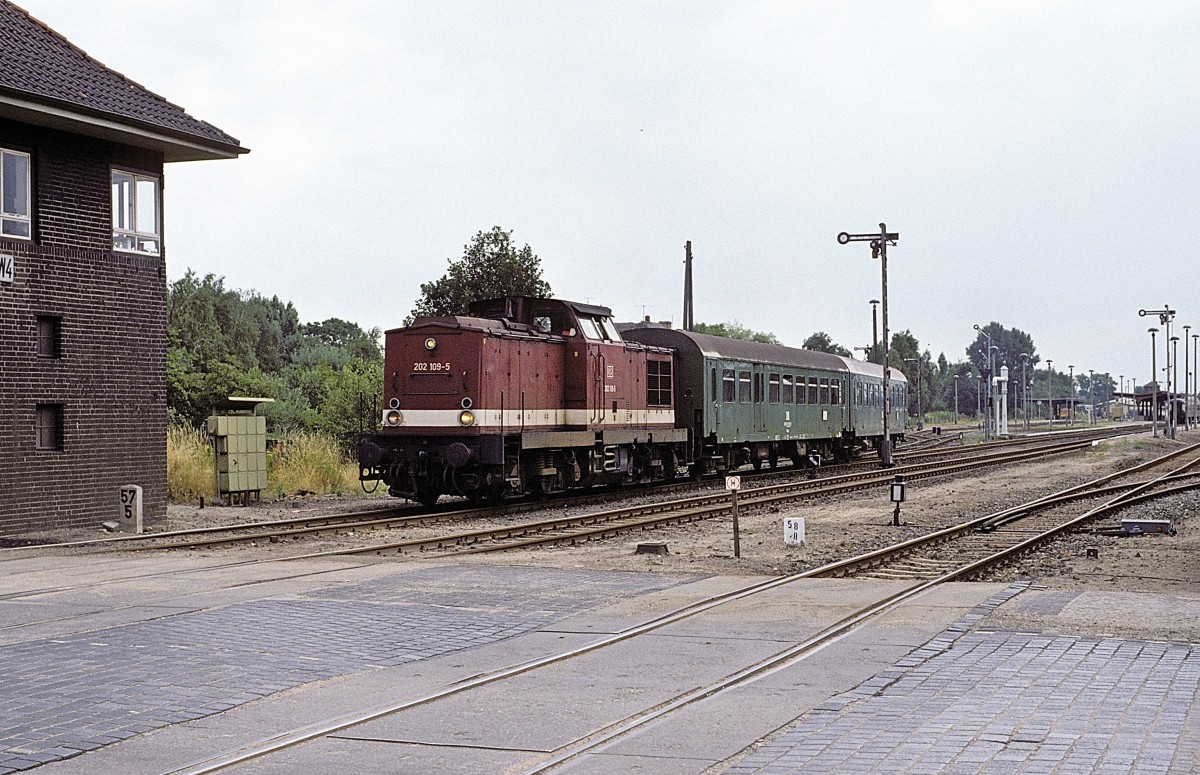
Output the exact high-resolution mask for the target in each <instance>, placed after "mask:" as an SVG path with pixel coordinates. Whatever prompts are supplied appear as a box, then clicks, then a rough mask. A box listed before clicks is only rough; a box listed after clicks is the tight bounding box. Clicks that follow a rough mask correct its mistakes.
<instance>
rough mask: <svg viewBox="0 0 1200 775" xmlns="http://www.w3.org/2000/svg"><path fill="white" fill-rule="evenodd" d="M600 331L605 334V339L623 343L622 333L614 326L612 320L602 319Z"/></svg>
mask: <svg viewBox="0 0 1200 775" xmlns="http://www.w3.org/2000/svg"><path fill="white" fill-rule="evenodd" d="M600 331H601V333H603V334H604V338H605V339H607V340H608V341H610V342H620V341H622V340H621V332H620V331H618V330H617V327H616V325H614V324H613V322H612V318H600Z"/></svg>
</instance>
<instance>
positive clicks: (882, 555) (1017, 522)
mask: <svg viewBox="0 0 1200 775" xmlns="http://www.w3.org/2000/svg"><path fill="white" fill-rule="evenodd" d="M1168 466H1170V468H1169V469H1168V470H1166V471H1164V472H1163V473H1161V474H1159V475H1150V476H1147V477H1145V478H1138V476H1139V475H1140V474H1149V472H1151V471H1152V470H1154V469H1162V468H1166V467H1168ZM1194 489H1200V445H1192V446H1189V447H1185V448H1183V449H1180V450H1177V451H1175V452H1172V453H1170V454H1168V455H1165V456H1163V457H1160V458H1158V459H1155V460H1152V461H1149V462H1148V463H1144V464H1142V465H1140V466H1136V467H1134V468H1132V469H1128V470H1126V471H1122V472H1119V473H1116V474H1110V475H1107V476H1103V477H1100V478H1098V479H1094V480H1092V481H1090V482H1086V483H1084V484H1081V485H1077V486H1075V487H1070V488H1067V489H1065V490H1062V491H1060V492H1057V493H1054V494H1052V495H1047V496H1045V497H1042V498H1038V499H1036V500H1033V501H1030V502H1028V503H1023V504H1020V505H1018V506H1012V507H1009V508H1006V509H1003V510H1001V511H998V512H995V513H993V514H988V515H986V516H984V517H980V518H978V519H975V520H971V521H968V522H964V523H962V524H960V525H955V526H953V527H949V528H946V529H944V530H940V531H937V532H934V533H930V534H929V535H925V536H921V537H920V538H916V539H913V540H911V541H907V542H905V543H903V544H899V545H897V546H891V547H887V548H886V549H881V550H879V551H878V552H874V553H870V554H867V555H862V556H860V557H856V558H853V559H852V560H847V561H846V562H845V563H842V564H839V565H838V566H837V567H835V568H831V569H830V570H829V571H827V572H826V574H825V575H833V576H842V577H871V578H879V579H932V578H941V577H945V576H946V575H947V574H953V575H952V578H971V577H972V575H973V574H976V573H978V572H980V571H982V570H984V569H985V568H988V567H991V566H993V565H994V564H995V563H996V562H997V561H999V560H1002V559H1009V558H1012V557H1015V556H1016V555H1018V554H1020V553H1022V552H1026V551H1029V550H1031V549H1034V548H1036V547H1038V546H1040V545H1042V544H1044V543H1046V542H1048V541H1050V540H1052V539H1054V538H1055V537H1057V536H1059V535H1062V534H1064V533H1066V532H1069V531H1076V530H1082V529H1084V528H1085V527H1086V526H1087V525H1089V524H1091V523H1093V522H1095V521H1097V520H1099V519H1101V518H1103V517H1107V516H1111V515H1113V514H1116V513H1117V512H1119V511H1121V510H1122V509H1125V508H1128V507H1130V506H1134V505H1137V504H1139V503H1144V502H1146V501H1149V500H1153V499H1156V498H1161V497H1167V496H1170V495H1175V494H1178V493H1181V492H1186V491H1188V490H1194Z"/></svg>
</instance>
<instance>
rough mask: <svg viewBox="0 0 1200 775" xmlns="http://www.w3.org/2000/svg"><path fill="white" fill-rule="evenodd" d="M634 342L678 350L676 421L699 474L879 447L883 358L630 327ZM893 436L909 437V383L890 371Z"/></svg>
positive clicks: (848, 455) (806, 461)
mask: <svg viewBox="0 0 1200 775" xmlns="http://www.w3.org/2000/svg"><path fill="white" fill-rule="evenodd" d="M622 328H623V329H624V330H623V336H624V337H625V339H626V340H627V341H634V342H641V343H643V344H648V345H655V346H658V347H667V348H671V349H672V350H674V352H675V391H676V393H675V395H676V413H675V417H676V424H677V426H679V427H686V428H688V432H689V433H688V444H689V453H690V454H689V457H690V458H691V460H692V461H693V462H692V472H693V473H694V474H696V475H703V474H706V473H714V472H719V471H727V470H733V469H735V468H738V467H740V466H742V465H745V464H748V463H749V464H752V465H753V466H754V467H755V468H760V467H762V466H763V465H764V464H765V465H768V466H771V467H774V466H775V465H776V464H777V462H778V460H779V458H781V457H784V458H788V459H789V460H791V461H792V462H793V464H795V465H800V466H812V465H819V464H820V462H821V461H822V460H828V459H833V460H838V461H848V460H851V459H852V458H854V457H856V456H857V455H858V454H860V453H861V452H862V451H864V450H866V449H875V450H877V449H878V448H879V443H880V441H881V440H882V436H883V403H884V402H883V367H882V366H880V365H878V364H874V363H866V362H863V361H857V360H854V359H852V358H843V357H841V356H838V355H831V354H829V353H823V352H814V351H812V350H801V349H797V348H793V347H784V346H781V345H772V344H765V343H762V342H752V341H747V340H742V339H726V338H724V337H719V336H710V335H708V334H698V333H694V332H689V331H678V330H674V329H670V328H664V327H658V326H648V325H641V324H639V325H636V326H631V327H622ZM890 383H891V385H890V387H891V390H892V402H891V404H892V409H893V411H892V417H891V418H890V423H889V425H890V432H891V435H892V439H893V441H895V440H899V439H902V438H903V434H904V414H905V412H904V407H905V405H906V398H905V394H906V389H907V384H906V381H905V379H904V376H903V375H902V374H901V373H900V372H899V371H898V370H896V369H893V370H892V373H891V379H890Z"/></svg>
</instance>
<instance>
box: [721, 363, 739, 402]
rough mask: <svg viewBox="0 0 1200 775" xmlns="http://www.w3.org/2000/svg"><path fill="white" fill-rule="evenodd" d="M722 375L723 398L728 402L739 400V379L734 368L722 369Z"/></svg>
mask: <svg viewBox="0 0 1200 775" xmlns="http://www.w3.org/2000/svg"><path fill="white" fill-rule="evenodd" d="M721 375H722V376H721V382H722V390H721V400H722V401H724V402H725V403H727V404H732V403H733V402H734V401H736V400H737V380H736V378H735V375H734V373H733V369H722V371H721Z"/></svg>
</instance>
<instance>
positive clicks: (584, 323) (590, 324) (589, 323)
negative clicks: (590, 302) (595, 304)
mask: <svg viewBox="0 0 1200 775" xmlns="http://www.w3.org/2000/svg"><path fill="white" fill-rule="evenodd" d="M579 330H580V331H581V332H582V333H583V335H584V337H586V338H588V339H594V340H596V341H597V342H598V341H600V340H602V339H603V337H602V336H600V327H599V326H597V325H596V321H595V319H593V318H589V317H587V316H586V315H580V316H579Z"/></svg>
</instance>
